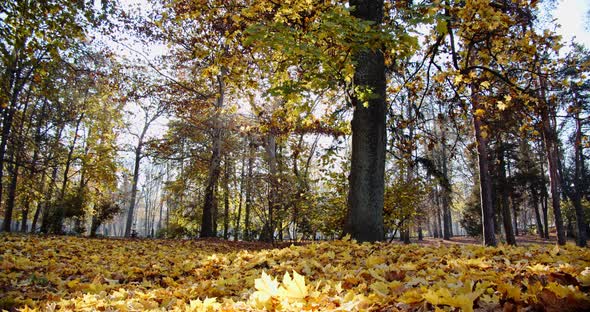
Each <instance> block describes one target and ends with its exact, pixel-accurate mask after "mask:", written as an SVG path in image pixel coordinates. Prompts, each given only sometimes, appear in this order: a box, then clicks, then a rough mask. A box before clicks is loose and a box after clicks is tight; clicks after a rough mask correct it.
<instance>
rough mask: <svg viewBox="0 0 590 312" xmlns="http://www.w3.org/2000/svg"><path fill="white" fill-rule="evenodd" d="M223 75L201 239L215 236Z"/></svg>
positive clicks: (217, 107) (217, 106)
mask: <svg viewBox="0 0 590 312" xmlns="http://www.w3.org/2000/svg"><path fill="white" fill-rule="evenodd" d="M223 79H224V77H223V73H221V74H220V75H219V76H218V77H217V82H218V96H217V101H216V105H215V110H216V111H215V115H214V117H213V118H214V120H213V135H212V146H211V158H210V160H209V169H208V172H209V173H208V176H207V183H206V187H205V201H204V205H203V216H202V219H201V235H200V236H201V237H215V236H216V226H215V225H216V218H215V211H216V210H217V198H216V196H215V189H216V186H217V182H218V180H219V174H220V171H221V168H220V165H221V140H222V129H221V120H220V118H221V116H220V114H221V109H222V107H223V102H224V96H225V82H224V80H223Z"/></svg>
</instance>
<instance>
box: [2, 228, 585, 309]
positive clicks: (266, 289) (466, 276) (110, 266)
mask: <svg viewBox="0 0 590 312" xmlns="http://www.w3.org/2000/svg"><path fill="white" fill-rule="evenodd" d="M530 239H533V238H530ZM528 240H529V238H527V237H524V240H521V242H522V243H520V244H519V246H518V247H511V246H506V245H500V246H499V247H495V248H485V247H482V246H480V245H479V244H473V243H471V242H469V240H468V239H466V238H462V237H457V238H453V240H451V241H441V240H435V239H427V240H425V241H424V242H421V243H419V244H410V245H403V244H398V243H392V244H389V243H378V244H357V243H355V242H351V241H350V240H346V239H345V240H339V241H325V242H317V243H306V244H301V245H299V246H294V245H289V244H285V245H282V246H281V247H283V248H270V247H272V246H269V245H266V244H262V243H248V242H228V241H224V240H220V239H208V240H163V239H108V238H83V237H71V236H30V235H13V234H10V235H8V234H1V235H0V310H2V309H6V310H16V309H21V310H23V311H27V310H29V311H30V310H42V311H72V310H76V311H77V310H86V311H95V310H100V311H115V310H116V311H145V310H153V311H157V310H174V311H258V310H270V311H273V310H276V311H280V310H284V311H301V310H310V311H356V310H374V311H430V310H433V311H434V310H436V311H458V310H462V311H468V312H469V311H517V310H521V309H523V308H528V309H529V310H532V311H590V249H588V248H578V247H576V246H574V245H573V244H570V243H568V244H567V245H566V246H563V247H556V246H555V245H554V244H551V243H544V244H537V243H531V242H529V241H528ZM474 242H475V241H474Z"/></svg>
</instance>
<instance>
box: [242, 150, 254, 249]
mask: <svg viewBox="0 0 590 312" xmlns="http://www.w3.org/2000/svg"><path fill="white" fill-rule="evenodd" d="M248 149H249V152H248V176H247V177H246V212H245V215H244V238H245V239H246V240H250V239H252V237H251V234H252V233H251V232H250V211H251V209H252V182H253V181H252V180H253V178H254V175H253V169H254V152H255V145H254V143H253V142H250V143H249V147H248Z"/></svg>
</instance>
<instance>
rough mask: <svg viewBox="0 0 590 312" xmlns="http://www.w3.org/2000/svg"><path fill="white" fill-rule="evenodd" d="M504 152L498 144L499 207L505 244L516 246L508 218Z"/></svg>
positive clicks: (508, 206) (508, 190) (507, 190)
mask: <svg viewBox="0 0 590 312" xmlns="http://www.w3.org/2000/svg"><path fill="white" fill-rule="evenodd" d="M505 153H506V150H505V146H503V145H502V144H500V146H499V151H498V161H499V166H500V172H499V174H500V190H499V191H500V192H501V194H500V196H501V199H502V200H501V202H500V204H501V207H502V221H503V224H504V233H505V235H506V243H508V244H509V245H516V237H515V236H514V228H513V227H512V220H511V218H510V205H509V200H508V197H509V194H508V193H509V192H510V189H509V186H508V181H507V179H506V155H505Z"/></svg>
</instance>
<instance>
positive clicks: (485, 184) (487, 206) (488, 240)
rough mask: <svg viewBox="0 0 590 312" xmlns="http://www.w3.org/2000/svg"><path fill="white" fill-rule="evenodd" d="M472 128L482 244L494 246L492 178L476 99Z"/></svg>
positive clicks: (485, 136)
mask: <svg viewBox="0 0 590 312" xmlns="http://www.w3.org/2000/svg"><path fill="white" fill-rule="evenodd" d="M472 100H473V103H472V104H473V110H472V113H473V128H474V133H475V141H476V144H477V160H478V164H479V190H480V196H481V215H482V222H481V224H482V226H483V231H482V232H483V244H484V245H486V246H496V244H497V242H496V235H495V228H494V203H493V197H492V178H491V176H490V171H489V162H488V146H487V144H488V140H487V135H484V134H482V132H483V131H482V127H483V122H482V120H481V117H480V116H479V115H478V109H480V104H479V102H478V99H477V97H475V96H474V97H473V98H472Z"/></svg>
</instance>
